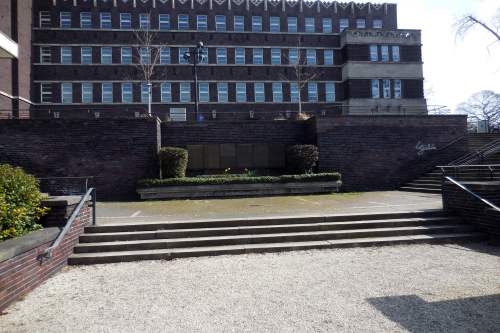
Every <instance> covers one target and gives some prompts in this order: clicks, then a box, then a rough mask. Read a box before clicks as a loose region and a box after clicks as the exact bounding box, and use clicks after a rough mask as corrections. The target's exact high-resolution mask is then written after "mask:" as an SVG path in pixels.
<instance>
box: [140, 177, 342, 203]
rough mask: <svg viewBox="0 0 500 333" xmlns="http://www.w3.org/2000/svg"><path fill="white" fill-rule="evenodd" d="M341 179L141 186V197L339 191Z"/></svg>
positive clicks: (233, 195) (196, 196)
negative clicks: (301, 181) (272, 182)
mask: <svg viewBox="0 0 500 333" xmlns="http://www.w3.org/2000/svg"><path fill="white" fill-rule="evenodd" d="M341 185H342V182H341V181H332V182H310V183H284V184H279V183H278V184H276V183H275V184H229V185H192V186H162V187H149V188H139V189H137V193H139V195H140V197H141V199H146V200H148V199H194V198H223V197H241V196H268V195H286V194H314V193H332V192H338V191H339V189H340V186H341Z"/></svg>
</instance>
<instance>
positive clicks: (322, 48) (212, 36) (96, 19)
mask: <svg viewBox="0 0 500 333" xmlns="http://www.w3.org/2000/svg"><path fill="white" fill-rule="evenodd" d="M32 26H33V30H32V50H33V55H32V57H31V59H32V71H33V73H32V78H33V83H32V86H31V96H30V97H31V100H32V101H33V102H34V103H35V105H34V106H33V107H32V108H31V109H32V111H31V115H32V117H56V118H57V117H114V116H124V115H126V116H139V115H141V114H144V113H147V104H148V100H149V86H148V84H147V78H150V81H151V83H152V85H151V87H152V88H151V91H152V113H153V114H155V115H157V116H159V117H160V118H161V119H167V118H170V119H172V120H184V119H186V120H195V119H196V117H197V115H196V113H195V100H196V98H195V97H196V96H195V94H196V91H197V92H198V96H197V97H198V98H197V100H198V110H199V111H198V118H200V117H203V118H204V119H212V118H215V119H247V118H256V119H259V118H268V119H269V118H276V117H283V116H284V117H289V116H293V115H294V114H296V113H297V112H298V110H299V104H300V105H301V109H302V111H304V112H307V113H313V114H316V115H319V116H330V115H335V114H425V113H426V112H427V108H426V101H425V99H424V94H423V73H422V58H421V40H420V31H418V30H400V29H398V27H397V13H396V5H395V4H371V3H354V2H349V3H339V2H327V1H302V0H300V1H289V0H37V1H34V3H33V25H32ZM199 42H202V43H203V44H204V46H205V48H204V51H203V54H204V56H203V57H202V58H200V59H199V60H200V63H199V64H198V66H197V79H198V87H197V88H198V89H196V87H195V83H194V66H193V60H194V59H193V57H191V58H189V59H186V57H185V54H186V52H189V51H190V50H193V49H194V47H195V46H196V45H197V43H199ZM153 65H154V66H153ZM145 72H147V73H148V74H149V75H148V76H147V77H146V76H145ZM299 91H300V93H299ZM299 101H301V102H299Z"/></svg>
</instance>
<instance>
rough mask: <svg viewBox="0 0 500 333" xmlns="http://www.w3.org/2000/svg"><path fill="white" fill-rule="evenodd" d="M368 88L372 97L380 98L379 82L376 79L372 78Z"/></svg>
mask: <svg viewBox="0 0 500 333" xmlns="http://www.w3.org/2000/svg"><path fill="white" fill-rule="evenodd" d="M370 90H371V93H372V98H380V82H379V80H378V79H372V81H371V85H370Z"/></svg>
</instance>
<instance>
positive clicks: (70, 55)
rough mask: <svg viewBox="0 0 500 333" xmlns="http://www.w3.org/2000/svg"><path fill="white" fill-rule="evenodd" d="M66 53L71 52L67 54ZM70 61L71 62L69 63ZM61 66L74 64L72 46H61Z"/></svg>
mask: <svg viewBox="0 0 500 333" xmlns="http://www.w3.org/2000/svg"><path fill="white" fill-rule="evenodd" d="M65 51H69V53H66V52H65ZM67 60H69V61H67ZM60 62H61V64H65V65H69V64H72V63H73V48H72V47H71V46H61V61H60Z"/></svg>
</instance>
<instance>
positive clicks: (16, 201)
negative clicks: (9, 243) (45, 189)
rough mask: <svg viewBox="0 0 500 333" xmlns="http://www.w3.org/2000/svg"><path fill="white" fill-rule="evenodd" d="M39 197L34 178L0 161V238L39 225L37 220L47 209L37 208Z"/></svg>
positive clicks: (38, 206)
mask: <svg viewBox="0 0 500 333" xmlns="http://www.w3.org/2000/svg"><path fill="white" fill-rule="evenodd" d="M42 198H43V197H42V194H41V193H40V190H39V185H38V180H37V179H36V178H35V177H33V176H31V175H28V174H26V173H25V172H24V171H23V169H21V168H14V167H12V166H10V165H8V164H0V241H3V240H6V239H9V238H14V237H19V236H22V235H24V234H26V233H28V232H30V231H33V230H37V229H41V228H42V226H41V225H40V224H38V223H37V222H38V220H39V219H40V218H41V217H42V216H43V215H45V214H46V213H47V212H48V208H42V207H40V201H41V200H42Z"/></svg>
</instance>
